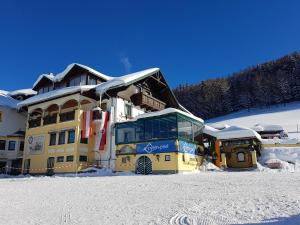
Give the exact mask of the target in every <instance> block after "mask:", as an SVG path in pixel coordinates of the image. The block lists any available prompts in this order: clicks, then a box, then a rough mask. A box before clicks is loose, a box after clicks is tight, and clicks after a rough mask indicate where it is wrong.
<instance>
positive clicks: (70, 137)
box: [68, 130, 75, 144]
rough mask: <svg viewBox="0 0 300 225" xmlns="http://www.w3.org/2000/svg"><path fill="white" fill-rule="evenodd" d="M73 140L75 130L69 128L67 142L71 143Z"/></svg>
mask: <svg viewBox="0 0 300 225" xmlns="http://www.w3.org/2000/svg"><path fill="white" fill-rule="evenodd" d="M74 142H75V130H69V132H68V143H69V144H72V143H74Z"/></svg>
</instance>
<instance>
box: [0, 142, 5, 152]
mask: <svg viewBox="0 0 300 225" xmlns="http://www.w3.org/2000/svg"><path fill="white" fill-rule="evenodd" d="M5 145H6V141H5V140H0V150H5Z"/></svg>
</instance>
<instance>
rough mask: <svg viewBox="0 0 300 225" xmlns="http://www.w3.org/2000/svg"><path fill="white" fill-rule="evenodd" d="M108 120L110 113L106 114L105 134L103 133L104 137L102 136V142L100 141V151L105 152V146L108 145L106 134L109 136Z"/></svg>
mask: <svg viewBox="0 0 300 225" xmlns="http://www.w3.org/2000/svg"><path fill="white" fill-rule="evenodd" d="M108 120H109V113H108V112H105V120H104V126H103V133H102V136H101V141H100V146H99V150H100V151H103V150H104V146H105V144H106V134H107V124H108Z"/></svg>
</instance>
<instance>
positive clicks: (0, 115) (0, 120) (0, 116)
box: [0, 112, 2, 122]
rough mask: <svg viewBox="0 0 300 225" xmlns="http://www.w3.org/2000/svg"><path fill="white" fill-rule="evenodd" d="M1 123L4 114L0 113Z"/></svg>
mask: <svg viewBox="0 0 300 225" xmlns="http://www.w3.org/2000/svg"><path fill="white" fill-rule="evenodd" d="M0 122H2V112H0Z"/></svg>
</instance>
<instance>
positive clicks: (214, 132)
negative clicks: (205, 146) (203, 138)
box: [203, 125, 220, 137]
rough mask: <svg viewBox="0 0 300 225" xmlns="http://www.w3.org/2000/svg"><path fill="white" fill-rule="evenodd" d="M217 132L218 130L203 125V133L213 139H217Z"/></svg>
mask: <svg viewBox="0 0 300 225" xmlns="http://www.w3.org/2000/svg"><path fill="white" fill-rule="evenodd" d="M219 131H220V130H217V129H215V128H213V127H211V126H208V125H205V126H204V129H203V133H205V134H208V135H210V136H213V137H217V133H218V132H219Z"/></svg>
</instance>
